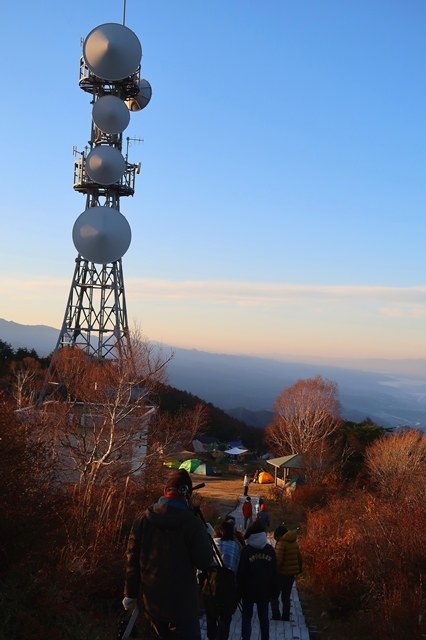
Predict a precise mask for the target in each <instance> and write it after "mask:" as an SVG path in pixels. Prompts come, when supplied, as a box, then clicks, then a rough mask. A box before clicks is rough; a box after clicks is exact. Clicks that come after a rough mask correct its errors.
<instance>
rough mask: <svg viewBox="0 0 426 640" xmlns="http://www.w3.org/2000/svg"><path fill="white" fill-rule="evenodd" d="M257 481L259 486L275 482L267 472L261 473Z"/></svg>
mask: <svg viewBox="0 0 426 640" xmlns="http://www.w3.org/2000/svg"><path fill="white" fill-rule="evenodd" d="M257 481H258V483H259V484H272V483H273V482H274V478H273V477H272V476H271V474H270V473H268V472H267V471H261V472H260V473H259V477H258V479H257Z"/></svg>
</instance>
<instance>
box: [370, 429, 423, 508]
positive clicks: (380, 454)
mask: <svg viewBox="0 0 426 640" xmlns="http://www.w3.org/2000/svg"><path fill="white" fill-rule="evenodd" d="M366 466H367V469H368V471H369V473H370V476H371V478H372V479H373V480H374V481H375V482H377V484H378V486H379V487H380V489H381V491H382V492H383V493H385V494H389V495H393V496H395V497H397V496H399V495H400V494H401V493H405V494H407V493H408V492H409V491H410V490H411V489H412V488H413V487H415V493H416V495H417V497H418V498H419V499H423V500H424V499H426V436H425V434H424V433H422V432H420V431H416V430H415V429H410V430H407V431H403V432H402V433H394V434H392V435H390V436H384V437H382V438H380V439H379V440H377V441H376V442H374V443H373V444H372V445H371V446H370V447H369V448H368V450H367V453H366Z"/></svg>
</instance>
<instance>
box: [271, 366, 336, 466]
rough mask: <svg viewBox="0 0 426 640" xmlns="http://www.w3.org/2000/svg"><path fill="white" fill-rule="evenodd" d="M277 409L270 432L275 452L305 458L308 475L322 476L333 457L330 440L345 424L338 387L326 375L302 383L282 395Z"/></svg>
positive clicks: (279, 454)
mask: <svg viewBox="0 0 426 640" xmlns="http://www.w3.org/2000/svg"><path fill="white" fill-rule="evenodd" d="M273 410H274V417H273V419H272V423H271V424H270V425H269V426H268V427H267V429H266V440H267V442H268V444H269V447H270V448H271V450H272V451H273V452H274V454H276V455H278V456H283V455H289V454H301V455H303V457H304V461H305V464H306V466H307V473H308V475H311V476H312V475H313V474H316V475H320V474H321V472H322V470H323V468H324V466H326V465H327V461H328V459H329V457H330V451H329V447H328V444H327V440H326V439H327V437H328V436H330V435H331V434H332V433H333V432H334V431H336V429H337V428H338V427H339V425H340V424H341V422H342V421H341V418H340V403H339V401H338V399H337V384H336V383H335V382H332V381H330V380H326V379H325V378H323V377H322V376H316V377H315V378H309V379H307V380H298V382H296V384H294V385H293V386H291V387H288V388H287V389H284V391H282V392H281V393H280V395H279V396H278V397H277V399H276V401H275V403H274V407H273Z"/></svg>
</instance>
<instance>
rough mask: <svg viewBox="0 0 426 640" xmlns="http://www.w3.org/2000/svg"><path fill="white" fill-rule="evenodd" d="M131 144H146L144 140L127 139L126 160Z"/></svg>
mask: <svg viewBox="0 0 426 640" xmlns="http://www.w3.org/2000/svg"><path fill="white" fill-rule="evenodd" d="M131 142H145V140H144V139H143V138H129V137H128V136H127V138H126V158H127V156H128V155H129V146H130V143H131Z"/></svg>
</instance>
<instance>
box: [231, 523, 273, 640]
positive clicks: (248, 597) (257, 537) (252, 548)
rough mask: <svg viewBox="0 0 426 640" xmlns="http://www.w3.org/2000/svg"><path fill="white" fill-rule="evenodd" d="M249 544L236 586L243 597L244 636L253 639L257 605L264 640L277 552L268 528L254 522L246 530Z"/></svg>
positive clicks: (242, 554)
mask: <svg viewBox="0 0 426 640" xmlns="http://www.w3.org/2000/svg"><path fill="white" fill-rule="evenodd" d="M245 537H246V538H247V544H246V546H245V547H244V548H243V549H242V550H241V557H240V563H239V565H238V570H237V586H238V591H239V594H240V596H241V600H242V612H241V638H242V640H250V636H251V627H252V624H251V621H252V617H253V608H254V605H255V604H256V609H257V616H258V618H259V625H260V637H261V640H269V615H268V609H269V602H270V601H271V599H272V598H273V596H274V595H275V593H276V575H277V563H276V558H275V551H274V548H273V547H272V545H270V544H269V543H268V542H267V537H266V531H265V529H264V528H263V527H262V525H261V523H259V522H255V523H254V524H253V525H252V526H251V527H249V528H248V529H247V532H246V534H245Z"/></svg>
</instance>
